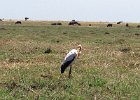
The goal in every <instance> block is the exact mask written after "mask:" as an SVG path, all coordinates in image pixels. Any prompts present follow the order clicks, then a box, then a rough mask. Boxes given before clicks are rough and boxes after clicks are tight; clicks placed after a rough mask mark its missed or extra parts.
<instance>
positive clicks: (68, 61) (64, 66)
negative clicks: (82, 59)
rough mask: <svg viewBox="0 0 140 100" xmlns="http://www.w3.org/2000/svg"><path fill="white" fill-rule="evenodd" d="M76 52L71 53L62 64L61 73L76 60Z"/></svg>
mask: <svg viewBox="0 0 140 100" xmlns="http://www.w3.org/2000/svg"><path fill="white" fill-rule="evenodd" d="M75 57H76V54H71V55H69V56H68V57H67V58H66V59H65V61H64V62H63V64H62V65H61V73H64V71H65V69H66V68H67V67H68V66H69V65H70V64H71V63H72V62H73V61H74V59H75Z"/></svg>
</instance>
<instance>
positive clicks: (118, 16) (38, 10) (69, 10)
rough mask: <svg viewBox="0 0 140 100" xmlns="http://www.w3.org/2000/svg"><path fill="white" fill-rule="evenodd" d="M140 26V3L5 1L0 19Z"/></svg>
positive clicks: (119, 0)
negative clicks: (121, 22)
mask: <svg viewBox="0 0 140 100" xmlns="http://www.w3.org/2000/svg"><path fill="white" fill-rule="evenodd" d="M25 17H29V18H30V19H31V20H63V21H70V20H78V21H103V22H116V21H124V22H140V0H1V2H0V19H2V18H5V19H14V20H15V19H17V20H19V19H24V18H25Z"/></svg>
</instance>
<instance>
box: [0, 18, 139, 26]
mask: <svg viewBox="0 0 140 100" xmlns="http://www.w3.org/2000/svg"><path fill="white" fill-rule="evenodd" d="M24 20H25V21H27V20H29V18H28V17H25V18H24ZM2 21H4V18H3V19H0V22H2ZM121 23H123V21H119V22H117V23H116V24H121ZM15 24H22V22H21V21H16V22H15ZM51 25H63V24H62V23H61V22H54V23H51ZM68 25H70V26H75V25H77V26H81V24H80V23H79V22H78V21H75V20H72V21H70V22H68ZM113 25H114V24H112V23H108V24H106V27H113ZM88 26H92V24H88ZM125 26H126V27H130V25H129V24H128V23H126V24H125ZM136 27H137V28H140V25H137V26H136Z"/></svg>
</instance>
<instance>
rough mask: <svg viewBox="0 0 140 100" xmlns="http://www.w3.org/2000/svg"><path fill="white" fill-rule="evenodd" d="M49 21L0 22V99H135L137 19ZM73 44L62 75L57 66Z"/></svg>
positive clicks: (139, 55)
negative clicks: (79, 48) (77, 54)
mask: <svg viewBox="0 0 140 100" xmlns="http://www.w3.org/2000/svg"><path fill="white" fill-rule="evenodd" d="M51 23H52V22H51V21H23V22H22V24H14V22H13V21H2V22H0V100H140V28H137V27H136V26H137V24H138V23H130V24H129V27H126V26H125V24H124V23H122V24H119V25H118V24H115V23H113V26H112V27H106V25H107V23H104V22H92V23H90V22H80V23H81V26H77V25H74V26H69V25H67V23H68V22H62V24H63V25H58V26H57V25H54V26H53V25H50V24H51ZM89 23H90V24H91V25H90V26H89ZM78 44H81V45H82V47H83V48H82V53H81V55H80V57H79V58H78V59H76V60H75V61H74V62H73V65H72V77H71V78H68V71H69V68H67V69H66V71H65V73H64V74H62V75H61V73H60V66H61V64H62V61H63V59H64V57H65V55H66V54H67V53H68V51H70V50H71V49H72V48H75V47H76V46H77V45H78ZM48 49H49V50H50V52H47V50H48Z"/></svg>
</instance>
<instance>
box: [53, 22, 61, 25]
mask: <svg viewBox="0 0 140 100" xmlns="http://www.w3.org/2000/svg"><path fill="white" fill-rule="evenodd" d="M51 25H62V23H60V22H58V23H52V24H51Z"/></svg>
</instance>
